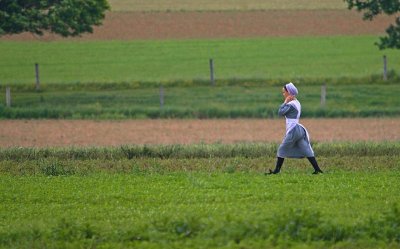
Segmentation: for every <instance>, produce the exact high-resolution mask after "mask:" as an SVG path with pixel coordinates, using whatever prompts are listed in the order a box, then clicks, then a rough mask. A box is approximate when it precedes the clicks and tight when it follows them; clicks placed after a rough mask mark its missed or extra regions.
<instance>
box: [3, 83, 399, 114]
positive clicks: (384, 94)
mask: <svg viewBox="0 0 400 249" xmlns="http://www.w3.org/2000/svg"><path fill="white" fill-rule="evenodd" d="M285 82H286V81H282V82H279V83H277V84H276V85H268V84H265V85H264V86H260V85H259V86H257V85H255V86H252V85H249V86H246V82H243V83H242V84H243V85H244V86H220V87H212V86H210V85H209V84H208V83H204V85H203V86H188V87H177V86H172V87H165V88H164V105H163V107H162V108H161V107H160V89H159V88H158V87H142V88H133V89H129V90H128V89H123V88H122V89H121V90H113V89H112V86H111V87H110V88H108V89H104V90H90V89H85V87H84V86H83V87H82V89H80V90H67V89H62V88H60V90H51V89H50V90H45V91H43V92H36V91H34V90H31V91H29V92H28V91H22V90H21V91H18V90H15V91H13V94H12V107H11V108H6V107H5V105H4V103H5V94H1V95H0V101H1V102H0V117H1V118H11V119H23V118H26V119H30V118H66V119H82V118H83V119H130V118H134V119H143V118H274V117H277V108H278V107H279V105H280V104H281V103H282V95H281V93H280V91H281V87H282V86H283V84H284V83H285ZM295 83H296V84H297V86H298V88H299V91H300V95H299V99H300V101H301V103H302V107H303V108H302V117H382V116H386V117H388V116H389V117H393V116H400V109H399V108H398V107H399V106H400V98H399V97H398V84H384V83H380V84H362V83H357V84H352V83H351V82H348V83H346V84H344V83H343V84H328V85H327V102H326V106H325V107H322V106H321V105H320V98H321V97H320V96H321V84H316V83H314V84H307V83H308V82H299V83H298V82H296V81H295ZM260 84H261V83H260ZM116 87H118V86H116ZM31 89H33V85H32V88H31ZM3 91H4V88H3V90H2V92H3Z"/></svg>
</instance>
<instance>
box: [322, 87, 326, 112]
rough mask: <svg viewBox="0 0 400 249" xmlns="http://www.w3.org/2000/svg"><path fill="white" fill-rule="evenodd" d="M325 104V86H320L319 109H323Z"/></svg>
mask: <svg viewBox="0 0 400 249" xmlns="http://www.w3.org/2000/svg"><path fill="white" fill-rule="evenodd" d="M325 104H326V84H323V85H322V86H321V107H325Z"/></svg>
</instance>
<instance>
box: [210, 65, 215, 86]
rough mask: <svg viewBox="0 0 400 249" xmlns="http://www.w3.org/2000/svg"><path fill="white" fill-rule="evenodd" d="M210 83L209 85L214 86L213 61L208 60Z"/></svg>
mask: <svg viewBox="0 0 400 249" xmlns="http://www.w3.org/2000/svg"><path fill="white" fill-rule="evenodd" d="M210 81H211V85H212V86H215V80H214V60H213V59H210Z"/></svg>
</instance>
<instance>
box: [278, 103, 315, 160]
mask: <svg viewBox="0 0 400 249" xmlns="http://www.w3.org/2000/svg"><path fill="white" fill-rule="evenodd" d="M278 114H279V116H285V118H286V135H285V137H284V138H283V141H282V143H281V145H280V146H279V148H278V153H277V156H278V157H282V158H303V157H313V156H314V151H313V149H312V147H311V144H310V137H309V135H308V132H307V130H306V128H305V127H304V126H303V125H301V124H300V123H299V119H300V114H301V105H300V102H299V101H298V100H297V99H295V100H292V101H290V102H288V103H286V104H285V103H283V104H282V105H281V106H280V108H279V111H278Z"/></svg>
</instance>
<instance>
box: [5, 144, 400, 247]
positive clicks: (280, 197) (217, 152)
mask: <svg viewBox="0 0 400 249" xmlns="http://www.w3.org/2000/svg"><path fill="white" fill-rule="evenodd" d="M314 147H315V150H316V152H317V154H318V160H319V162H320V165H321V167H322V168H323V170H324V171H325V173H324V174H323V175H317V176H314V175H311V172H312V169H311V167H310V166H309V165H308V162H307V161H306V160H294V159H292V160H287V161H286V162H285V164H284V167H283V171H282V173H281V175H275V176H265V175H264V171H265V170H266V169H267V168H270V167H273V164H274V160H275V159H274V156H273V154H272V153H273V151H274V150H275V149H276V145H272V144H241V145H238V144H236V145H221V144H213V145H190V146H178V145H174V146H131V147H119V148H110V147H107V148H87V149H84V148H60V149H57V148H47V149H34V148H26V149H22V148H11V149H1V150H0V156H1V161H0V170H1V174H0V178H1V181H0V190H1V191H0V200H1V205H0V211H1V212H0V213H1V220H2V222H1V223H0V224H1V226H0V247H2V248H32V247H41V248H47V247H51V248H54V247H57V248H76V247H85V248H126V247H135V248H160V247H168V248H265V247H270V248H283V247H284V248H289V247H293V248H299V247H301V248H321V247H323V248H377V247H380V248H398V246H399V243H400V233H399V231H400V230H399V229H398V228H399V226H400V220H399V217H400V210H399V204H400V203H399V197H400V196H399V191H398V189H399V188H400V185H399V184H400V182H399V181H398V179H399V176H400V171H399V169H400V168H399V167H400V157H399V156H398V148H399V143H398V142H394V143H358V144H357V143H356V144H351V143H326V144H316V145H315V146H314ZM255 152H256V153H255ZM101 155H103V156H101Z"/></svg>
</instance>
